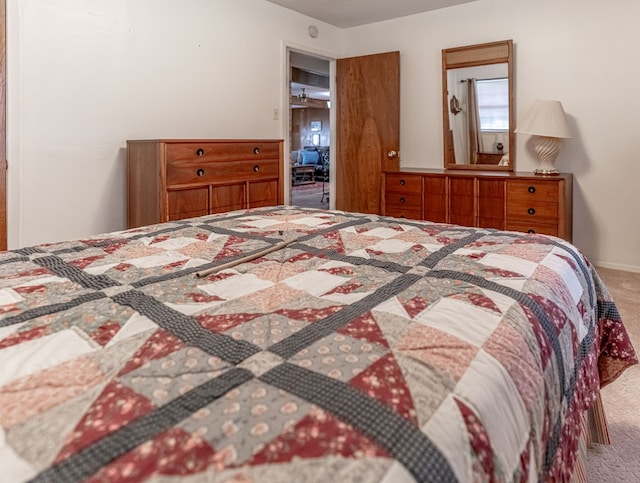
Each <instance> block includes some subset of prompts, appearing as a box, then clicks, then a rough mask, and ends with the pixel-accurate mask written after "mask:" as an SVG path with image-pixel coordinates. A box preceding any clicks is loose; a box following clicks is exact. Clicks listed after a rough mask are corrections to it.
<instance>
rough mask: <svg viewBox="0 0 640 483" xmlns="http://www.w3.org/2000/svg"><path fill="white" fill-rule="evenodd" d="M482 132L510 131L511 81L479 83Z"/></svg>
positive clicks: (500, 80) (498, 80)
mask: <svg viewBox="0 0 640 483" xmlns="http://www.w3.org/2000/svg"><path fill="white" fill-rule="evenodd" d="M476 85H477V88H478V112H479V113H480V130H481V131H508V130H509V79H508V78H506V77H505V78H501V79H486V80H480V79H478V81H477V84H476Z"/></svg>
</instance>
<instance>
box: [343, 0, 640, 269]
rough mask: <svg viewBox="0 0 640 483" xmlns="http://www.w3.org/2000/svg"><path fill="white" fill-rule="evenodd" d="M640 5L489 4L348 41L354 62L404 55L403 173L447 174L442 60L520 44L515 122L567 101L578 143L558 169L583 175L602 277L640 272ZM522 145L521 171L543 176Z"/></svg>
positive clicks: (583, 222)
mask: <svg viewBox="0 0 640 483" xmlns="http://www.w3.org/2000/svg"><path fill="white" fill-rule="evenodd" d="M639 20H640V2H638V1H637V0H617V1H615V2H602V1H598V0H562V1H556V0H539V1H535V2H532V1H525V0H478V1H476V2H471V3H466V4H463V5H459V6H456V7H452V8H447V9H442V10H437V11H434V12H427V13H424V14H420V15H413V16H410V17H405V18H401V19H396V20H391V21H387V22H379V23H376V24H371V25H367V26H362V27H356V28H351V29H348V30H346V39H345V47H346V49H347V52H346V54H348V55H359V54H365V53H370V52H378V51H388V50H399V51H400V63H401V74H400V78H401V81H400V82H401V109H400V113H401V119H400V126H401V128H400V131H401V136H400V150H401V165H402V166H406V167H409V166H413V167H416V166H417V167H441V166H442V159H443V149H442V119H441V116H442V114H441V103H442V102H441V97H440V96H441V67H440V66H441V57H440V55H441V50H442V49H444V48H449V47H457V46H461V45H469V44H475V43H482V42H490V41H495V40H505V39H513V41H514V45H515V90H516V96H515V97H516V101H515V108H516V119H521V118H522V116H524V114H525V112H526V111H527V109H528V108H529V107H530V106H531V104H532V103H533V101H534V100H535V99H557V100H560V101H562V104H563V106H564V109H565V111H566V112H567V114H568V117H569V124H570V127H571V130H572V132H573V134H574V137H573V138H572V139H569V140H565V141H563V145H562V146H561V152H560V155H559V156H558V159H557V162H556V165H557V167H558V168H559V169H560V170H561V171H566V172H571V173H573V174H574V176H575V178H574V205H573V209H574V229H573V235H574V236H573V241H574V243H575V244H576V245H577V246H578V247H579V248H580V249H581V250H582V251H583V252H585V254H586V255H587V256H588V257H589V258H590V259H591V261H592V262H593V263H595V264H597V265H600V266H606V267H610V268H620V269H626V270H633V271H640V216H639V215H638V209H640V188H639V187H638V185H639V183H640V134H638V132H637V131H638V129H639V128H640V89H638V84H639V83H640V61H639V60H640V54H638V49H639V48H640V29H638V21H639ZM529 139H530V136H527V135H522V134H518V135H516V141H517V143H516V161H515V163H516V169H517V170H518V171H531V170H533V169H534V168H535V166H536V161H535V155H534V154H533V152H532V151H531V150H530V146H529V145H528V141H529Z"/></svg>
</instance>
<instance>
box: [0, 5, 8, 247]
mask: <svg viewBox="0 0 640 483" xmlns="http://www.w3.org/2000/svg"><path fill="white" fill-rule="evenodd" d="M6 249H7V2H6V0H0V250H6Z"/></svg>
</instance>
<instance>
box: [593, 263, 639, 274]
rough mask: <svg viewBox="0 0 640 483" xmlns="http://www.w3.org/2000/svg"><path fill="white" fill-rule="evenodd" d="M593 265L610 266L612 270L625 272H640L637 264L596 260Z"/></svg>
mask: <svg viewBox="0 0 640 483" xmlns="http://www.w3.org/2000/svg"><path fill="white" fill-rule="evenodd" d="M593 265H595V266H596V268H597V267H602V268H610V269H612V270H622V271H623V272H634V273H640V267H639V266H637V265H625V264H624V263H609V262H594V263H593Z"/></svg>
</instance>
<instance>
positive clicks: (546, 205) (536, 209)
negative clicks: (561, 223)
mask: <svg viewBox="0 0 640 483" xmlns="http://www.w3.org/2000/svg"><path fill="white" fill-rule="evenodd" d="M507 220H508V221H509V220H520V221H526V222H528V223H550V224H551V223H558V203H553V202H548V201H526V200H524V201H522V200H517V201H513V200H511V201H509V200H507Z"/></svg>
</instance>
